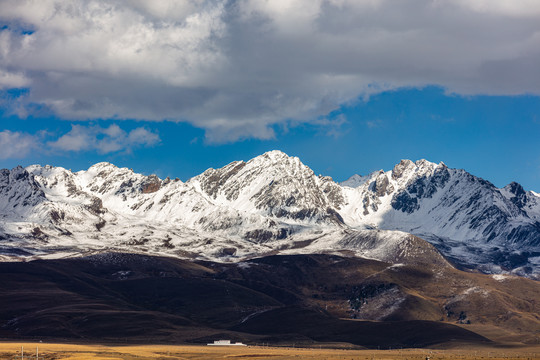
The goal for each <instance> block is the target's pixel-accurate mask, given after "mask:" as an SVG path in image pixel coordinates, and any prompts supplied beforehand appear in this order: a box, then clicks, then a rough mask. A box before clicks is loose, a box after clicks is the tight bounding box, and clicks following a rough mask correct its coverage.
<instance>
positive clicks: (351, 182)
mask: <svg viewBox="0 0 540 360" xmlns="http://www.w3.org/2000/svg"><path fill="white" fill-rule="evenodd" d="M368 179H369V176H362V175H359V174H354V175H353V176H351V177H350V178H348V179H347V180H345V181H342V182H340V183H339V185H341V186H348V187H352V188H357V187H359V186H361V185H363V184H365V183H366V181H368Z"/></svg>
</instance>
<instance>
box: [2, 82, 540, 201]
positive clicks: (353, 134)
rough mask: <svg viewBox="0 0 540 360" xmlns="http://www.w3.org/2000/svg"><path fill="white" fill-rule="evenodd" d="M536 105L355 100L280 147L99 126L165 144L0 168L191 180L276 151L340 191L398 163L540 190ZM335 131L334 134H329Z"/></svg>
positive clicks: (49, 123) (164, 129)
mask: <svg viewBox="0 0 540 360" xmlns="http://www.w3.org/2000/svg"><path fill="white" fill-rule="evenodd" d="M539 114H540V97H537V96H469V97H463V96H457V95H446V94H445V93H444V90H443V89H441V88H438V87H427V88H424V89H402V90H395V91H388V92H383V93H381V94H377V95H374V96H372V97H371V98H369V99H368V100H363V99H359V100H358V101H357V102H356V103H354V104H352V105H350V106H343V107H342V108H340V109H339V110H336V111H334V112H332V113H331V114H329V116H328V117H326V118H325V119H329V120H328V121H324V122H323V123H322V124H296V125H291V124H289V126H288V127H287V128H285V127H284V126H276V128H275V138H274V139H265V140H260V139H244V140H240V141H234V142H230V143H226V144H213V143H208V141H206V140H205V132H204V130H202V129H198V128H196V127H193V126H192V125H190V124H187V123H175V122H144V121H133V120H132V121H129V120H126V121H118V120H116V121H115V120H99V121H92V122H90V123H89V124H86V123H85V124H84V126H88V127H92V126H97V127H102V128H108V127H110V126H111V125H113V124H116V125H119V126H120V127H121V128H122V129H123V130H124V131H127V132H129V131H131V130H133V129H136V128H140V127H144V128H145V129H147V130H148V131H149V132H151V133H155V134H157V135H158V136H159V139H160V140H159V142H157V143H155V144H152V145H150V146H140V147H135V148H134V149H132V150H131V151H130V152H126V151H114V152H111V153H108V154H101V153H99V152H98V151H96V150H88V151H84V150H81V151H63V150H60V149H57V150H54V149H52V150H50V151H39V152H32V153H30V154H29V155H27V156H26V157H24V158H14V159H3V160H1V162H0V164H1V165H2V167H7V168H11V167H14V166H16V165H18V164H22V165H30V164H33V163H39V164H54V165H56V166H63V167H66V168H70V169H72V170H74V171H75V170H81V169H86V168H87V167H89V166H91V165H92V164H94V163H96V162H100V161H108V162H112V163H114V164H116V165H117V166H125V167H130V168H133V169H134V170H135V171H138V172H142V173H145V174H150V173H156V174H158V175H159V176H161V177H165V176H170V177H179V178H181V179H182V180H187V179H188V178H190V177H191V176H194V175H197V174H199V173H201V172H202V171H204V170H206V169H207V168H209V167H221V166H224V165H225V164H227V163H229V162H231V161H234V160H249V159H250V158H252V157H254V156H257V155H260V154H261V153H263V152H265V151H269V150H273V149H280V150H282V151H284V152H286V153H288V154H289V155H291V156H298V157H299V158H300V159H301V160H302V161H303V162H304V163H305V164H306V165H308V166H310V167H311V168H312V169H313V170H314V171H315V172H316V173H317V174H323V175H329V176H332V177H333V178H334V179H335V180H337V181H343V180H345V179H347V178H348V177H349V176H351V175H352V174H355V173H359V174H367V173H369V172H371V171H376V170H379V169H384V170H389V169H391V168H392V167H393V166H394V164H396V163H397V162H399V160H400V159H402V158H406V159H412V160H418V159H422V158H425V159H427V160H430V161H432V162H440V161H443V162H445V163H446V164H447V165H448V166H450V167H457V168H464V169H466V170H468V171H469V172H471V173H473V174H474V175H477V176H480V177H483V178H485V179H488V180H490V181H491V182H493V183H494V184H495V185H497V186H499V187H501V186H504V185H506V184H507V183H509V182H511V181H518V182H520V183H521V184H523V185H524V186H525V187H526V188H527V189H530V190H535V191H538V190H540V146H539V142H538V138H539V135H540V117H539V116H538V115H539ZM1 121H2V124H3V128H4V129H5V130H10V131H12V132H24V133H30V134H36V133H38V132H40V131H42V130H43V129H47V131H48V132H50V134H49V135H46V136H44V141H47V139H48V138H51V139H53V138H56V137H57V136H58V135H59V134H66V133H68V132H69V131H71V127H72V125H76V126H81V124H80V122H72V121H66V120H60V119H57V118H55V117H54V116H52V117H28V118H26V119H25V120H23V121H21V120H20V119H18V118H17V117H14V116H7V115H6V114H5V113H4V114H2V117H1ZM332 123H333V124H332Z"/></svg>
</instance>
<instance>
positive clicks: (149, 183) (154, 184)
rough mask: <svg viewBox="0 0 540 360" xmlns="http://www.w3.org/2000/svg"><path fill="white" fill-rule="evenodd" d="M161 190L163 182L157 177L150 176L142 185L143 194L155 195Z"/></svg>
mask: <svg viewBox="0 0 540 360" xmlns="http://www.w3.org/2000/svg"><path fill="white" fill-rule="evenodd" d="M160 188H161V180H160V179H159V178H158V177H157V176H156V175H150V176H148V177H147V178H146V179H145V180H144V181H143V183H142V184H141V192H142V193H143V194H151V193H155V192H156V191H158V190H159V189H160Z"/></svg>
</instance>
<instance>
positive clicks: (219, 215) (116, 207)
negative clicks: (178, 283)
mask: <svg viewBox="0 0 540 360" xmlns="http://www.w3.org/2000/svg"><path fill="white" fill-rule="evenodd" d="M0 219H1V223H0V259H1V260H2V261H18V260H33V259H56V258H66V257H73V256H83V255H91V254H96V253H102V252H110V251H121V252H132V253H133V252H136V253H146V254H155V255H165V256H175V257H180V258H186V259H189V258H191V259H198V260H212V261H220V262H238V261H242V260H246V259H250V258H255V257H260V256H267V255H275V254H283V255H290V254H314V253H326V254H337V255H347V254H348V255H354V256H358V257H363V258H369V259H374V260H380V261H387V262H391V263H394V264H400V263H403V264H413V263H418V262H426V261H429V262H433V263H437V264H441V266H447V264H448V265H449V264H452V265H454V266H457V267H459V268H463V269H474V270H478V271H481V272H485V273H495V274H500V273H506V274H508V273H513V274H517V275H522V276H526V277H530V278H538V277H539V276H540V195H539V194H537V193H535V192H532V191H525V190H524V189H523V187H522V186H521V185H519V184H517V183H515V182H513V183H511V184H509V185H507V186H505V187H504V188H502V189H499V188H497V187H495V186H494V185H493V184H491V183H490V182H489V181H486V180H484V179H481V178H479V177H476V176H473V175H471V174H469V173H468V172H466V171H465V170H460V169H451V168H449V167H447V166H446V165H445V164H444V163H442V162H441V163H439V164H435V163H431V162H429V161H426V160H419V161H416V162H412V161H410V160H402V161H401V162H400V163H398V164H397V165H395V166H394V168H393V169H392V170H390V171H383V170H381V171H376V172H374V173H371V174H369V175H367V176H360V175H354V176H352V177H351V178H350V179H349V180H347V181H344V182H342V183H337V182H334V181H333V180H332V178H330V177H327V176H321V175H316V174H315V173H314V172H313V170H311V169H310V168H309V167H307V166H306V165H304V164H303V163H302V162H301V161H300V159H298V158H297V157H290V156H288V155H286V154H284V153H283V152H281V151H270V152H267V153H265V154H263V155H260V156H258V157H256V158H253V159H251V160H249V161H247V162H244V161H235V162H232V163H230V164H228V165H226V166H224V167H222V168H220V169H208V170H206V171H205V172H203V173H202V174H200V175H198V176H195V177H193V178H191V179H189V180H188V181H186V182H182V181H180V180H179V179H170V178H166V179H160V178H158V177H157V176H156V175H150V176H145V175H142V174H137V173H135V172H133V171H132V170H131V169H128V168H118V167H116V166H114V165H112V164H110V163H98V164H96V165H94V166H92V167H90V168H89V169H88V170H85V171H79V172H72V171H70V170H67V169H64V168H61V167H53V166H39V165H32V166H28V167H26V168H22V167H16V168H14V169H12V170H8V169H3V170H0Z"/></svg>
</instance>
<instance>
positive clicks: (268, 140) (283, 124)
mask: <svg viewBox="0 0 540 360" xmlns="http://www.w3.org/2000/svg"><path fill="white" fill-rule="evenodd" d="M488 4H489V5H488ZM539 33H540V3H538V2H534V1H532V2H531V1H530V0H515V1H512V2H508V1H504V0H492V1H490V2H486V1H484V0H467V1H465V0H449V1H445V2H439V1H428V0H404V1H402V2H392V1H389V0H294V1H292V0H291V1H281V0H275V1H272V2H261V1H255V0H242V1H227V0H212V1H204V2H201V1H197V0H182V1H180V0H178V1H176V0H174V1H173V0H163V1H160V2H155V1H146V0H138V1H133V2H120V1H117V0H76V1H66V0H56V1H52V0H44V1H42V2H31V1H26V0H20V1H14V0H3V1H0V167H2V168H12V167H14V166H16V165H18V164H21V165H30V164H35V163H38V164H52V165H56V166H63V167H66V168H70V169H72V170H81V169H86V168H88V167H89V166H91V165H92V164H94V163H96V162H100V161H108V162H112V163H114V164H116V165H117V166H125V167H130V168H133V169H134V170H135V171H137V172H142V173H145V174H150V173H156V174H158V175H159V176H161V177H165V176H171V177H179V178H181V179H182V180H187V179H188V178H190V177H191V176H194V175H197V174H199V173H201V172H202V171H204V170H205V169H207V168H209V167H221V166H224V165H225V164H227V163H229V162H230V161H233V160H249V159H250V158H252V157H254V156H257V155H260V154H262V153H263V152H265V151H269V150H273V149H279V150H282V151H284V152H286V153H288V154H289V155H292V156H298V157H299V158H300V159H301V160H302V161H303V162H304V163H305V164H306V165H308V166H310V167H311V168H312V169H313V170H314V171H315V172H316V173H320V174H323V175H329V176H332V177H333V178H334V179H335V180H337V181H343V180H345V179H347V178H348V177H349V176H351V175H353V174H355V173H359V174H367V173H369V172H371V171H375V170H379V169H384V170H390V169H391V168H392V167H393V166H394V164H396V163H397V162H399V160H400V159H403V158H408V159H412V160H418V159H422V158H425V159H427V160H430V161H433V162H440V161H443V162H445V163H446V164H447V165H448V166H450V167H455V168H464V169H466V170H467V171H469V172H471V173H472V174H474V175H477V176H480V177H482V178H484V179H487V180H489V181H491V182H493V183H494V184H495V185H497V186H499V187H502V186H504V185H506V184H507V183H509V182H511V181H517V182H519V183H521V184H522V185H523V186H524V187H525V188H526V189H528V190H534V191H537V192H540V146H538V138H539V136H540V68H539V67H538V65H537V64H539V63H540V51H539V50H538V49H540V38H539V37H538V35H537V34H539Z"/></svg>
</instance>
